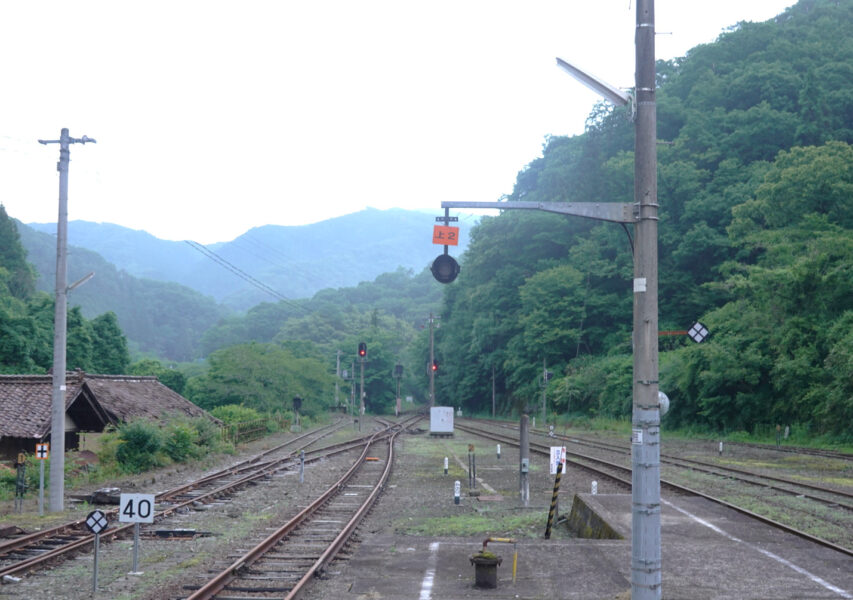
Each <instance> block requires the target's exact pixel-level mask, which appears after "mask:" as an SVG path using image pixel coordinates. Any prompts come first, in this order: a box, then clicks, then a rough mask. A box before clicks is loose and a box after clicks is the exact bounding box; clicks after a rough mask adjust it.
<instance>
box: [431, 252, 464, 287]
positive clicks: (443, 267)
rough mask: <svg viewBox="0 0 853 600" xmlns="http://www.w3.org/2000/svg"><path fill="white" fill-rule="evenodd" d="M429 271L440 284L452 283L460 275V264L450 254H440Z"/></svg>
mask: <svg viewBox="0 0 853 600" xmlns="http://www.w3.org/2000/svg"><path fill="white" fill-rule="evenodd" d="M429 270H430V271H432V276H433V277H435V279H436V281H438V282H439V283H451V282H452V281H453V280H454V279H456V276H457V275H459V263H458V262H456V259H455V258H453V257H452V256H450V255H449V254H439V255H438V256H437V257H436V259H435V260H434V261H432V265H430V267H429Z"/></svg>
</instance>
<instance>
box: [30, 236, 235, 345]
mask: <svg viewBox="0 0 853 600" xmlns="http://www.w3.org/2000/svg"><path fill="white" fill-rule="evenodd" d="M18 230H19V232H20V238H21V242H22V245H23V246H24V247H26V248H27V249H28V254H27V260H28V261H29V262H30V263H31V264H32V265H33V266H34V267H35V269H33V271H32V273H33V275H36V274H38V277H37V279H36V284H35V286H36V287H37V288H38V289H40V290H42V291H44V292H47V293H49V294H51V295H52V294H53V292H54V290H55V287H56V238H55V237H54V236H51V235H48V234H47V233H41V232H38V231H34V230H33V229H31V228H29V227H27V226H26V225H21V224H18ZM87 273H95V276H94V277H93V278H92V279H91V280H89V281H88V282H86V284H84V285H82V286H80V287H78V288H76V289H74V290H73V291H72V292H71V293H70V294H69V295H68V306H69V307H74V309H75V310H77V311H78V312H80V314H81V315H83V316H85V317H88V318H92V317H94V316H96V315H99V314H102V313H105V312H112V313H114V314H115V317H116V318H117V319H118V323H119V324H120V326H121V329H122V331H123V332H124V335H126V336H127V338H128V339H129V340H131V347H132V349H133V350H134V351H136V352H139V353H142V354H147V355H151V356H156V357H158V358H162V359H164V360H167V361H191V360H195V359H196V358H200V357H201V356H202V354H201V345H200V344H201V337H202V335H203V334H204V332H205V331H207V330H208V329H209V328H211V327H213V326H214V325H215V324H216V323H217V322H218V321H219V319H221V318H224V317H225V316H226V315H227V314H229V312H230V311H229V310H228V309H226V308H225V307H223V306H220V305H218V304H217V303H216V302H214V300H213V299H212V298H209V297H206V296H203V295H202V294H200V293H199V292H197V291H195V290H191V289H189V288H188V287H186V286H182V285H179V284H177V283H168V282H164V281H155V280H153V279H140V278H137V277H133V276H132V275H129V274H128V273H127V272H125V271H121V270H118V269H116V267H115V266H114V265H112V264H111V263H109V262H107V261H106V260H104V259H103V258H102V257H101V256H100V255H98V254H96V253H95V252H92V251H90V250H85V249H83V248H79V247H73V246H72V247H69V259H68V281H69V283H71V282H74V281H77V280H78V279H80V278H82V277H84V276H85V275H86V274H87ZM51 297H52V296H51ZM52 319H53V315H52V313H51V327H52V326H53V325H52Z"/></svg>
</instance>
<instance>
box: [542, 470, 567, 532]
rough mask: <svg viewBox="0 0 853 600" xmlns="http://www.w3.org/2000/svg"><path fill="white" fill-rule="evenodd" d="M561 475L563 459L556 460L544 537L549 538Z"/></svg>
mask: <svg viewBox="0 0 853 600" xmlns="http://www.w3.org/2000/svg"><path fill="white" fill-rule="evenodd" d="M562 475H563V461H558V462H557V477H556V478H555V479H554V493H553V494H552V495H551V509H550V510H549V511H548V525H547V526H546V527H545V539H546V540H549V539H551V526H552V525H553V524H554V515H555V514H556V512H557V496H558V495H559V494H560V477H562Z"/></svg>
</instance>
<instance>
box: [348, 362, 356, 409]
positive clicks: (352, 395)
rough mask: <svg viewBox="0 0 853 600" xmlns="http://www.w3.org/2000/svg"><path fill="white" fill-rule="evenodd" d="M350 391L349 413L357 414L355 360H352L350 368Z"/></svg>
mask: <svg viewBox="0 0 853 600" xmlns="http://www.w3.org/2000/svg"><path fill="white" fill-rule="evenodd" d="M349 373H350V375H349V392H350V402H349V414H350V416H354V415H355V362H350V368H349Z"/></svg>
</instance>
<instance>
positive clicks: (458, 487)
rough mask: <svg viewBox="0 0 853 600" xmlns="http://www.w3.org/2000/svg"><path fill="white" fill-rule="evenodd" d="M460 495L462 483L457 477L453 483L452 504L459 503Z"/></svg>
mask: <svg viewBox="0 0 853 600" xmlns="http://www.w3.org/2000/svg"><path fill="white" fill-rule="evenodd" d="M461 495H462V484H461V483H459V480H458V479H457V480H456V482H454V484H453V504H459V496H461Z"/></svg>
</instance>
